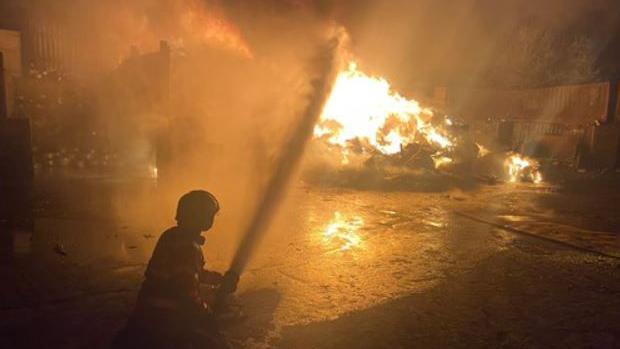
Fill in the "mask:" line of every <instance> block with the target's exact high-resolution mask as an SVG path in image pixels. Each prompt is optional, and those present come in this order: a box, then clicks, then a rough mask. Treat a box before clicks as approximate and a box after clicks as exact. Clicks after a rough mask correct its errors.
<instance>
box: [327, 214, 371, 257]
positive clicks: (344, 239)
mask: <svg viewBox="0 0 620 349" xmlns="http://www.w3.org/2000/svg"><path fill="white" fill-rule="evenodd" d="M363 226H364V220H363V219H362V218H361V217H359V216H345V215H343V214H342V213H340V212H338V211H336V212H335V213H334V216H333V218H332V219H331V221H330V222H329V223H328V224H327V226H326V227H325V229H323V230H322V231H321V235H322V237H323V243H324V244H325V245H326V246H327V247H335V248H337V249H339V250H340V251H347V250H349V249H352V248H356V247H360V245H361V243H362V238H361V237H360V235H359V234H358V230H359V229H360V228H361V227H363Z"/></svg>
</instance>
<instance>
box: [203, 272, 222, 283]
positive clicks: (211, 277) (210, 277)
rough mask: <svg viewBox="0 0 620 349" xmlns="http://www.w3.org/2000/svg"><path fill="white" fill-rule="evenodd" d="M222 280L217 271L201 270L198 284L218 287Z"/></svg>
mask: <svg viewBox="0 0 620 349" xmlns="http://www.w3.org/2000/svg"><path fill="white" fill-rule="evenodd" d="M223 279H224V276H223V275H222V274H220V273H218V272H217V271H210V270H206V269H203V270H202V271H201V273H200V282H201V283H203V284H207V285H214V286H218V285H219V284H221V283H222V280H223Z"/></svg>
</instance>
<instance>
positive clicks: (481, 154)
mask: <svg viewBox="0 0 620 349" xmlns="http://www.w3.org/2000/svg"><path fill="white" fill-rule="evenodd" d="M476 147H478V157H479V158H481V157H484V156H486V155H487V154H489V153H490V152H491V151H490V150H489V149H487V147H485V146H484V145H482V144H479V143H476Z"/></svg>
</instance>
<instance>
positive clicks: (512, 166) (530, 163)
mask: <svg viewBox="0 0 620 349" xmlns="http://www.w3.org/2000/svg"><path fill="white" fill-rule="evenodd" d="M504 164H505V166H506V168H507V169H508V178H509V180H510V182H513V183H515V182H518V181H530V182H533V183H540V182H542V180H543V178H542V174H541V173H540V171H539V167H540V164H539V163H538V161H536V160H533V159H530V158H528V157H526V156H523V155H520V154H510V155H509V156H508V158H507V159H506V161H505V162H504Z"/></svg>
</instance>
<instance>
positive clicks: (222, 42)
mask: <svg viewBox="0 0 620 349" xmlns="http://www.w3.org/2000/svg"><path fill="white" fill-rule="evenodd" d="M181 23H182V25H183V29H184V30H185V32H186V33H188V34H191V37H192V38H193V39H195V40H198V41H199V42H206V43H215V44H217V45H219V46H222V47H223V48H226V49H230V50H233V51H236V52H238V53H239V54H241V55H242V56H244V57H247V58H252V57H253V55H252V51H251V50H250V48H249V46H248V44H247V43H246V42H245V40H244V39H243V37H242V36H241V32H240V31H239V29H238V28H237V27H236V26H234V25H233V24H232V23H230V22H229V21H228V20H227V19H226V17H225V16H224V14H223V13H221V11H217V10H216V9H207V8H206V7H205V6H204V4H202V3H200V4H195V6H193V7H190V8H189V9H188V11H187V12H185V13H184V14H183V16H182V18H181Z"/></svg>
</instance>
